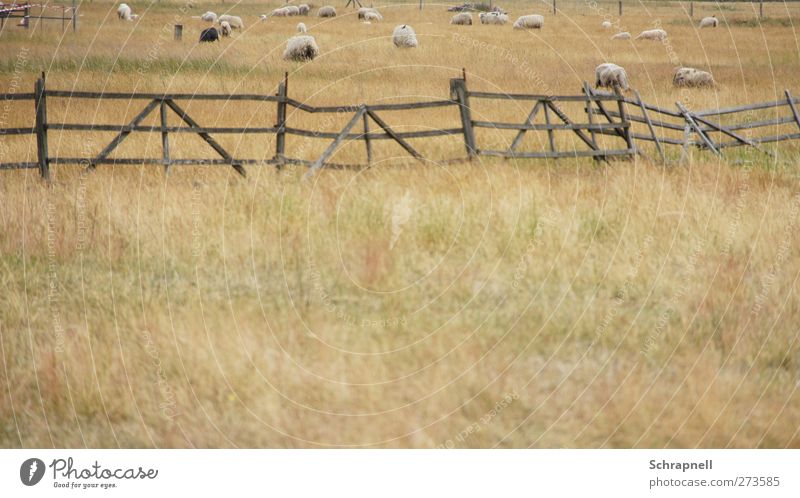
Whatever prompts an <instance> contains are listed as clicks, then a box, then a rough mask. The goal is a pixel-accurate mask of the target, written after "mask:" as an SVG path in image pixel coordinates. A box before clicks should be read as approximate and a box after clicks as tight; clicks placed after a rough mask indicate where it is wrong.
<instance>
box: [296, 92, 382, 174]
mask: <svg viewBox="0 0 800 498" xmlns="http://www.w3.org/2000/svg"><path fill="white" fill-rule="evenodd" d="M366 112H367V108H366V106H363V105H362V106H361V107H360V108H359V109H358V111H356V113H355V114H354V115H353V117H352V118H350V121H348V122H347V124H346V125H345V126H344V128H342V131H341V132H339V136H338V137H336V138H335V139H334V141H333V142H332V143H331V144H330V145H328V148H327V149H325V152H323V153H322V155H321V156H319V159H317V160H316V161H314V162H313V163H312V164H311V165H310V167H309V169H308V171H307V172H306V174H305V177H306V178H309V177H311V175H313V174H314V173H315V172H316V171H317V170H318V169H320V168H322V167H323V166H324V165H325V161H326V160H327V159H328V158H329V157H330V156H331V155H332V154H333V153H334V152H336V149H338V148H339V145H340V144H341V143H342V142H343V141H344V140H345V139H346V138H347V135H348V134H349V133H350V130H352V129H353V127H354V126H355V125H356V123H358V121H360V120H361V118H362V117H363V116H364V115H365V113H366Z"/></svg>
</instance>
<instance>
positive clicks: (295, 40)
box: [283, 35, 319, 62]
mask: <svg viewBox="0 0 800 498" xmlns="http://www.w3.org/2000/svg"><path fill="white" fill-rule="evenodd" d="M318 55H319V47H317V42H316V40H314V37H313V36H311V35H298V36H293V37H291V38H289V41H288V42H286V50H284V51H283V59H284V60H287V61H295V62H305V61H310V60H314V58H315V57H316V56H318Z"/></svg>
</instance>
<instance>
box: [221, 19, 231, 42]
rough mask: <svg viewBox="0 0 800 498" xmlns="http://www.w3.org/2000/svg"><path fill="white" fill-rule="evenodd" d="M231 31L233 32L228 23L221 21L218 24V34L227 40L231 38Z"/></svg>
mask: <svg viewBox="0 0 800 498" xmlns="http://www.w3.org/2000/svg"><path fill="white" fill-rule="evenodd" d="M231 31H233V29H232V28H231V25H230V23H229V22H228V21H222V22H221V23H219V34H221V35H222V36H224V37H226V38H227V37H229V36H231Z"/></svg>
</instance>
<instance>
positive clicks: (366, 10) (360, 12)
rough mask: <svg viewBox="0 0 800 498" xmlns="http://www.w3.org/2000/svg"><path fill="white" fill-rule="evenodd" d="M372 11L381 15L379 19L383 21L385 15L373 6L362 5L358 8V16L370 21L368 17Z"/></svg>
mask: <svg viewBox="0 0 800 498" xmlns="http://www.w3.org/2000/svg"><path fill="white" fill-rule="evenodd" d="M370 12H374V13H375V14H378V16H379V17H380V19H378V20H379V21H383V16H381V14H380V12H378V10H377V9H373V8H371V7H361V8H360V9H358V11H356V13H357V14H358V18H359V19H362V20H365V21H369V19H367V14H369V13H370Z"/></svg>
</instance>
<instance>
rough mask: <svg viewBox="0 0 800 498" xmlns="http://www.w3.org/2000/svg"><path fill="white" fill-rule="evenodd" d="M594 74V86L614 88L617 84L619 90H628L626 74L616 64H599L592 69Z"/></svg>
mask: <svg viewBox="0 0 800 498" xmlns="http://www.w3.org/2000/svg"><path fill="white" fill-rule="evenodd" d="M594 74H595V83H594V86H595V87H596V88H600V87H605V88H614V87H615V86H618V87H619V88H620V89H621V90H628V89H629V88H630V86H629V85H628V74H627V73H626V72H625V69H623V68H622V67H620V66H618V65H616V64H611V63H610V62H606V63H605V64H600V65H599V66H597V68H596V69H595V70H594Z"/></svg>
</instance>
